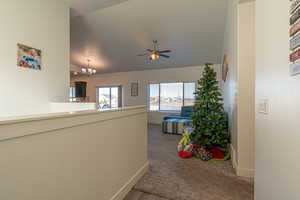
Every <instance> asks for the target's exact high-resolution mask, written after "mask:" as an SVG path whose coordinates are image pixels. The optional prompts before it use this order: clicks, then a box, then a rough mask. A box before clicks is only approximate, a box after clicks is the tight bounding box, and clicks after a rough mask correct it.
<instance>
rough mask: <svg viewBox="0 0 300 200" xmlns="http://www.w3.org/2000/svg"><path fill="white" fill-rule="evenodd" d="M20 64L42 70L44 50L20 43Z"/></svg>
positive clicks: (18, 61)
mask: <svg viewBox="0 0 300 200" xmlns="http://www.w3.org/2000/svg"><path fill="white" fill-rule="evenodd" d="M17 47H18V60H17V63H18V66H19V67H23V68H29V69H35V70H41V69H42V66H41V63H42V51H41V50H39V49H35V48H32V47H29V46H26V45H23V44H18V45H17Z"/></svg>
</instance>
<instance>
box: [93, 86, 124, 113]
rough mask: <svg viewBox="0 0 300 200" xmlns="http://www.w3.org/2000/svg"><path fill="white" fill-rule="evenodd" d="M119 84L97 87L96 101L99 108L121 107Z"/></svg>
mask: <svg viewBox="0 0 300 200" xmlns="http://www.w3.org/2000/svg"><path fill="white" fill-rule="evenodd" d="M121 91H122V90H121V87H120V86H113V87H97V102H98V103H99V106H100V109H110V108H118V107H121V104H122V97H121V96H122V93H121Z"/></svg>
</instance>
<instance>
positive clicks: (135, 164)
mask: <svg viewBox="0 0 300 200" xmlns="http://www.w3.org/2000/svg"><path fill="white" fill-rule="evenodd" d="M146 112H147V111H146V108H145V107H135V108H124V109H123V110H122V111H105V112H97V111H88V112H79V113H75V114H58V115H53V114H51V115H50V114H49V115H44V116H43V117H41V116H38V117H37V118H27V119H26V118H19V119H12V121H0V133H1V135H0V157H1V159H0V166H1V170H0V176H1V179H0V188H1V192H0V199H3V200H122V199H123V198H124V197H125V195H126V194H127V193H128V192H129V191H130V189H131V188H132V187H133V186H134V185H135V183H136V182H137V181H138V180H139V179H140V178H141V177H142V176H143V174H144V173H145V172H146V171H147V167H148V160H147V159H148V158H147V113H146Z"/></svg>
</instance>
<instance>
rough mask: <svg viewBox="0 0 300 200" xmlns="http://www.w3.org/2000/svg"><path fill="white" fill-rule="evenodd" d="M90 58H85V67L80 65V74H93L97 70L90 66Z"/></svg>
mask: <svg viewBox="0 0 300 200" xmlns="http://www.w3.org/2000/svg"><path fill="white" fill-rule="evenodd" d="M90 62H91V60H90V59H87V67H82V68H81V73H82V74H87V75H94V74H96V73H97V70H96V69H95V68H92V67H91V65H90Z"/></svg>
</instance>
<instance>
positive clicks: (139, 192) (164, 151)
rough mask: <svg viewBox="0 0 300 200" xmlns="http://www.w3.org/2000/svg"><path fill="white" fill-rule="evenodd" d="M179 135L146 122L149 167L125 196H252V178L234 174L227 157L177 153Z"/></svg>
mask: <svg viewBox="0 0 300 200" xmlns="http://www.w3.org/2000/svg"><path fill="white" fill-rule="evenodd" d="M180 139H181V137H180V136H176V135H164V134H163V133H162V132H161V127H160V126H156V125H150V126H149V150H148V151H149V160H150V169H149V171H148V172H147V173H146V174H145V176H144V177H143V178H142V179H141V180H140V181H139V182H138V183H137V184H136V185H135V187H134V188H133V190H132V191H131V192H130V193H129V194H128V196H127V197H126V198H125V200H253V199H254V186H253V185H254V184H253V179H247V178H241V177H237V176H236V175H235V174H234V171H233V169H232V165H231V162H230V161H226V162H223V161H209V162H203V161H201V160H195V159H188V160H184V159H181V158H179V157H178V155H177V152H176V146H177V144H178V142H179V140H180Z"/></svg>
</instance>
